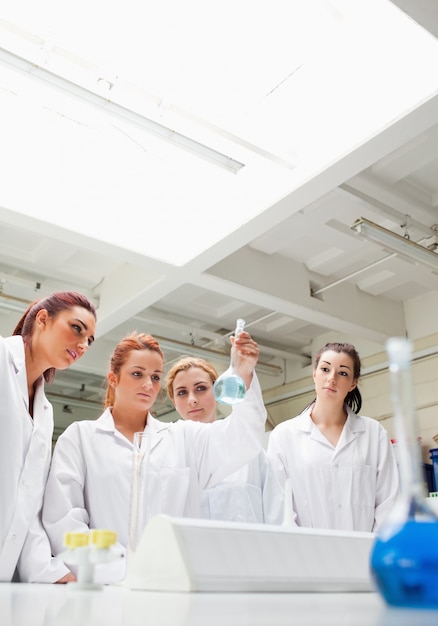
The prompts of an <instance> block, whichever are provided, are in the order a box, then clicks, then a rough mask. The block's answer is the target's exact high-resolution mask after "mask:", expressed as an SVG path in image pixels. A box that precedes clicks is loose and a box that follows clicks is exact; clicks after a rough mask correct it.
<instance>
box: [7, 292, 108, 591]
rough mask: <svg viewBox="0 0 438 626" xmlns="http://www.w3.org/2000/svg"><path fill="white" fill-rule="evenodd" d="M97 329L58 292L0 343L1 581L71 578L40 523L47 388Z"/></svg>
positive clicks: (80, 305) (48, 432)
mask: <svg viewBox="0 0 438 626" xmlns="http://www.w3.org/2000/svg"><path fill="white" fill-rule="evenodd" d="M95 326H96V309H95V307H94V305H93V304H92V303H91V302H89V300H88V299H87V298H86V297H85V296H83V295H81V294H78V293H75V292H57V293H54V294H52V295H50V296H48V297H47V298H45V299H43V300H39V301H37V302H34V303H33V304H31V305H30V307H29V308H28V309H27V311H26V312H25V313H24V315H23V316H22V318H21V319H20V321H19V322H18V324H17V326H16V328H15V330H14V333H13V336H11V337H6V338H0V373H1V377H0V380H1V382H0V390H1V398H2V402H1V406H0V426H1V429H2V437H1V440H0V494H1V501H2V510H1V516H0V581H10V580H11V579H16V580H20V581H24V582H67V581H68V580H72V578H73V577H72V575H71V574H70V573H69V572H68V569H67V568H66V567H65V565H64V564H63V563H62V562H61V561H59V560H58V559H54V558H52V556H51V550H50V544H49V541H48V538H47V536H46V535H45V533H44V531H43V529H42V527H41V523H40V516H41V507H42V500H43V492H44V486H45V482H46V479H47V474H48V470H49V464H50V454H51V445H52V434H53V411H52V406H51V404H50V403H49V402H48V401H47V398H46V396H45V394H44V381H48V382H50V381H51V380H52V379H53V377H54V375H55V371H56V369H65V368H67V367H69V366H70V365H71V364H72V363H73V362H74V361H76V360H77V359H78V358H80V357H81V356H82V355H83V354H84V352H85V351H86V350H87V349H88V347H89V345H90V344H91V343H92V342H93V339H94V330H95Z"/></svg>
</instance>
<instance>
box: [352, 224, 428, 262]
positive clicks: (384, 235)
mask: <svg viewBox="0 0 438 626" xmlns="http://www.w3.org/2000/svg"><path fill="white" fill-rule="evenodd" d="M351 228H352V230H354V231H355V232H356V233H358V234H359V235H362V236H363V237H365V239H369V240H370V241H374V242H376V243H379V244H381V245H382V246H383V247H384V248H386V249H387V250H390V251H392V252H396V253H397V254H400V255H401V256H404V257H405V258H407V259H411V260H412V261H415V262H416V263H422V264H423V265H427V266H428V267H431V268H432V269H433V270H435V271H438V254H436V253H435V252H433V251H432V250H428V249H427V248H425V247H424V246H421V245H420V244H418V243H415V241H411V240H410V239H406V237H402V236H401V235H397V233H393V232H392V231H391V230H387V229H386V228H383V226H379V225H378V224H375V223H374V222H371V221H369V220H367V219H365V218H363V217H361V218H359V219H357V220H356V221H355V222H354V224H353V226H352V227H351Z"/></svg>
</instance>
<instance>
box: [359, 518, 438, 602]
mask: <svg viewBox="0 0 438 626" xmlns="http://www.w3.org/2000/svg"><path fill="white" fill-rule="evenodd" d="M371 572H372V576H373V578H374V580H375V582H376V585H377V588H378V589H379V591H380V593H381V594H382V596H383V598H384V599H385V601H386V602H387V603H388V604H390V605H393V606H400V607H409V608H424V609H437V608H438V520H428V521H417V520H408V521H406V522H404V523H403V524H402V525H401V526H400V527H399V528H398V529H394V534H392V535H391V536H389V537H386V536H385V534H384V535H382V537H378V538H377V539H376V541H375V544H374V547H373V551H372V554H371Z"/></svg>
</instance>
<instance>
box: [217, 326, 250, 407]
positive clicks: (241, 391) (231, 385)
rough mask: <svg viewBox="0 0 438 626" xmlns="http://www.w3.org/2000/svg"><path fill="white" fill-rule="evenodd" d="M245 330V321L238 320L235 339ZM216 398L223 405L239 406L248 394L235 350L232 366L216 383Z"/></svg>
mask: <svg viewBox="0 0 438 626" xmlns="http://www.w3.org/2000/svg"><path fill="white" fill-rule="evenodd" d="M244 328H245V320H242V319H238V320H237V322H236V330H235V331H234V337H237V336H238V335H240V333H242V332H243V330H244ZM213 389H214V397H215V398H216V400H217V401H218V402H220V403H221V404H228V405H232V404H237V403H238V402H241V401H242V400H243V398H244V397H245V394H246V385H245V382H244V381H243V379H242V378H241V377H240V376H239V375H238V374H237V372H236V369H235V364H234V348H231V357H230V366H229V368H228V369H227V370H225V372H224V373H223V374H221V375H220V376H219V377H218V378H217V379H216V381H215V383H214V387H213Z"/></svg>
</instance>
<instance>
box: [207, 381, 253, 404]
mask: <svg viewBox="0 0 438 626" xmlns="http://www.w3.org/2000/svg"><path fill="white" fill-rule="evenodd" d="M245 394H246V385H245V383H244V381H243V380H242V379H241V378H240V376H237V374H230V375H229V376H226V377H224V378H222V379H221V380H219V378H218V379H217V381H216V383H215V386H214V395H215V398H216V400H217V401H218V402H220V403H221V404H237V403H238V402H240V401H241V400H243V398H244V397H245Z"/></svg>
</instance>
